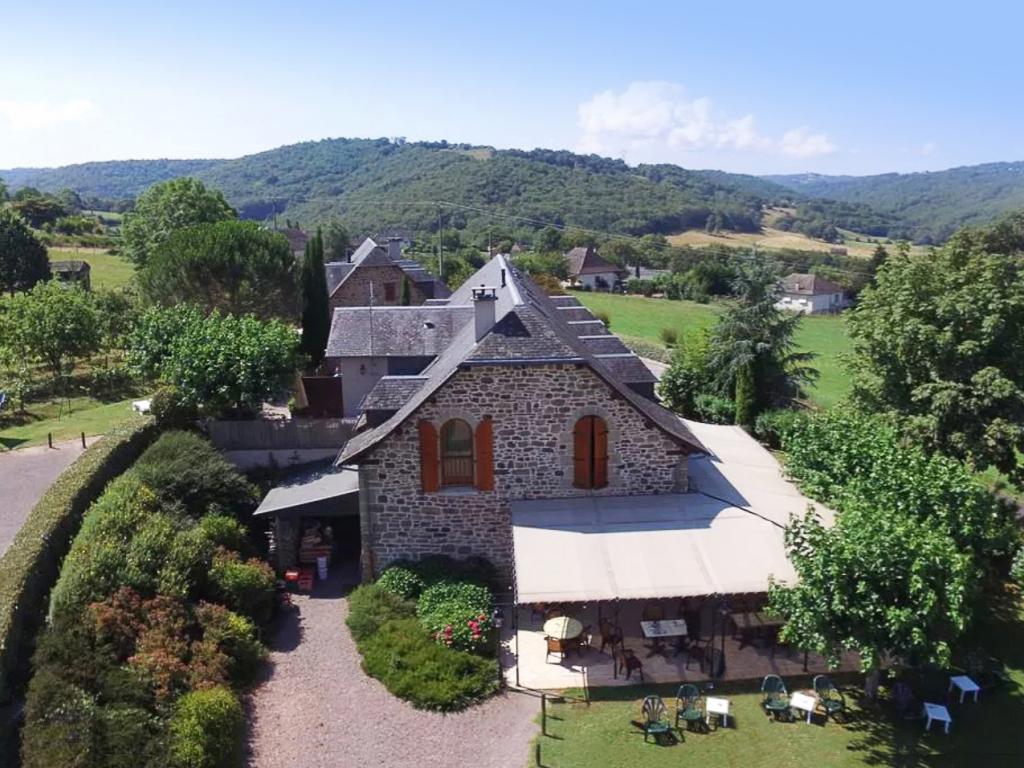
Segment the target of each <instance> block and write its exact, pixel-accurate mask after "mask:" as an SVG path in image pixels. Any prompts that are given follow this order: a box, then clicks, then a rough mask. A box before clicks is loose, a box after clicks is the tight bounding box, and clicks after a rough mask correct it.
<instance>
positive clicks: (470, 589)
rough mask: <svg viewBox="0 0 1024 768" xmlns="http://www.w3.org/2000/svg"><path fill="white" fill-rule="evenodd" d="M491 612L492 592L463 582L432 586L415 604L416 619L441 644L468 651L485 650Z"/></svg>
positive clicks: (449, 582)
mask: <svg viewBox="0 0 1024 768" xmlns="http://www.w3.org/2000/svg"><path fill="white" fill-rule="evenodd" d="M492 609H493V605H492V603H491V593H490V590H488V589H487V588H486V587H484V586H481V585H479V584H473V583H469V582H460V581H441V582H438V583H437V584H433V585H431V586H429V587H427V588H426V589H424V590H423V593H422V594H421V595H420V598H419V600H418V601H417V603H416V614H417V616H419V619H420V621H421V622H422V623H423V626H425V627H426V628H427V629H428V630H429V631H430V633H431V635H432V636H433V637H434V638H435V639H436V640H437V641H438V642H439V643H443V644H445V645H447V646H449V647H452V648H457V649H459V650H466V651H470V650H472V651H479V650H482V649H483V648H484V647H485V646H486V644H487V641H488V639H489V634H490V630H491V611H492Z"/></svg>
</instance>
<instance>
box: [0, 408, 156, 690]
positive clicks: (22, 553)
mask: <svg viewBox="0 0 1024 768" xmlns="http://www.w3.org/2000/svg"><path fill="white" fill-rule="evenodd" d="M158 431H159V429H158V427H157V426H156V425H155V424H154V423H153V422H152V421H151V420H149V419H144V418H142V417H139V418H138V419H135V420H133V421H132V422H130V423H128V424H126V425H124V426H122V427H119V428H117V429H114V430H112V431H111V432H110V433H109V434H107V435H106V437H104V438H103V439H102V440H100V441H98V442H97V443H95V444H94V445H92V446H90V447H89V448H88V449H87V450H86V451H85V452H84V453H83V454H82V455H81V456H80V457H79V458H78V460H77V461H75V463H74V464H72V465H71V466H70V467H69V468H68V469H66V470H65V471H64V472H63V473H62V474H61V476H60V477H59V478H57V481H56V482H55V483H54V484H53V485H52V486H50V488H49V490H47V492H46V493H45V494H44V495H43V497H42V498H41V499H40V500H39V502H38V503H37V504H36V506H35V507H34V508H33V509H32V511H31V512H30V513H29V515H28V518H27V519H26V520H25V524H24V525H23V526H22V527H21V530H20V531H19V532H18V535H17V536H16V537H15V538H14V542H13V543H12V544H11V546H10V548H9V549H8V550H7V552H6V553H5V554H4V556H3V558H2V559H0V702H5V701H8V700H10V699H11V698H12V697H14V696H16V695H17V694H18V693H19V692H20V691H21V689H22V686H23V685H24V683H25V681H26V678H27V674H26V672H27V669H28V666H29V665H28V660H29V656H30V655H31V649H32V646H33V643H34V641H35V636H36V633H37V632H38V631H39V627H40V626H41V625H42V621H43V618H44V616H45V608H46V604H47V601H46V596H47V594H48V593H49V591H50V589H51V588H52V587H53V585H54V583H55V582H56V581H57V576H58V574H59V569H60V563H61V560H62V559H63V558H64V556H65V555H66V554H67V552H68V548H69V547H70V546H71V540H72V538H74V536H75V533H76V532H77V530H78V527H79V525H80V523H81V520H82V515H84V514H85V511H86V509H88V508H89V505H90V504H92V502H93V501H94V500H95V499H96V498H98V497H99V495H100V494H101V493H102V492H103V489H104V488H105V487H106V485H107V483H108V482H110V480H112V479H113V478H115V477H117V476H118V475H120V474H121V473H122V472H124V471H125V470H126V469H127V468H128V467H129V466H130V465H131V463H132V462H133V461H134V460H135V459H136V457H138V456H139V454H140V453H142V451H143V450H144V449H145V448H146V446H147V445H149V444H150V443H151V442H152V441H153V439H154V438H155V437H156V436H157V434H158Z"/></svg>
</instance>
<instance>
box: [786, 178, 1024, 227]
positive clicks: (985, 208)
mask: <svg viewBox="0 0 1024 768" xmlns="http://www.w3.org/2000/svg"><path fill="white" fill-rule="evenodd" d="M766 180H768V181H771V182H774V183H778V184H781V185H783V186H786V187H788V188H790V189H792V190H793V191H795V192H797V193H798V194H800V195H804V196H810V197H815V198H823V199H828V200H835V201H840V202H844V203H856V204H861V205H870V207H871V208H873V209H874V210H875V211H877V212H878V213H879V214H881V215H883V216H889V217H892V218H894V219H895V220H897V221H899V222H900V223H901V226H902V228H904V231H903V232H902V233H900V232H891V233H890V234H891V235H894V236H899V235H900V234H902V235H903V236H905V237H909V238H910V239H913V240H914V241H916V242H922V243H940V242H942V241H944V240H945V239H946V238H948V237H949V236H950V235H951V234H953V232H955V231H956V230H957V229H959V228H960V227H962V226H964V225H965V224H986V223H988V222H990V221H992V220H993V219H996V218H998V217H999V216H1000V215H1002V214H1004V213H1007V212H1009V211H1014V210H1020V209H1024V162H1015V163H987V164H985V165H972V166H964V167H961V168H950V169H949V170H946V171H932V172H928V173H886V174H882V175H879V176H822V175H819V174H814V173H811V174H800V175H794V176H768V177H766ZM850 228H851V229H858V230H860V231H864V232H869V233H871V234H879V233H876V232H872V231H871V230H870V229H869V228H866V227H850ZM898 228H899V227H896V229H898Z"/></svg>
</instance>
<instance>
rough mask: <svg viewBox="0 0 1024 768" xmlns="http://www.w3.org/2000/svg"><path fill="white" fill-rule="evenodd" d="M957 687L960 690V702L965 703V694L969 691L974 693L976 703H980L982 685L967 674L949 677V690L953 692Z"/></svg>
mask: <svg viewBox="0 0 1024 768" xmlns="http://www.w3.org/2000/svg"><path fill="white" fill-rule="evenodd" d="M954 688H956V689H958V690H959V691H960V703H961V704H963V703H964V696H966V695H967V694H968V693H972V694H974V703H975V704H977V703H978V692H979V691H981V686H980V685H978V684H977V683H976V682H974V681H973V680H971V678H969V677H968V676H967V675H954V676H953V677H950V678H949V692H950V693H952V692H953V689H954Z"/></svg>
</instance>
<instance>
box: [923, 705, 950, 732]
mask: <svg viewBox="0 0 1024 768" xmlns="http://www.w3.org/2000/svg"><path fill="white" fill-rule="evenodd" d="M924 714H925V717H927V718H928V721H927V722H926V723H925V724H924V729H925V730H926V731H927V730H929V729H930V728H931V727H932V721H933V720H934V721H935V722H937V723H942V724H943V727H944V728H945V730H946V733H949V726H951V725H952V724H953V718H952V717H950V714H949V710H948V709H946V708H945V707H944V706H942V705H941V704H929V703H928V702H927V701H926V702H925V703H924Z"/></svg>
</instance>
